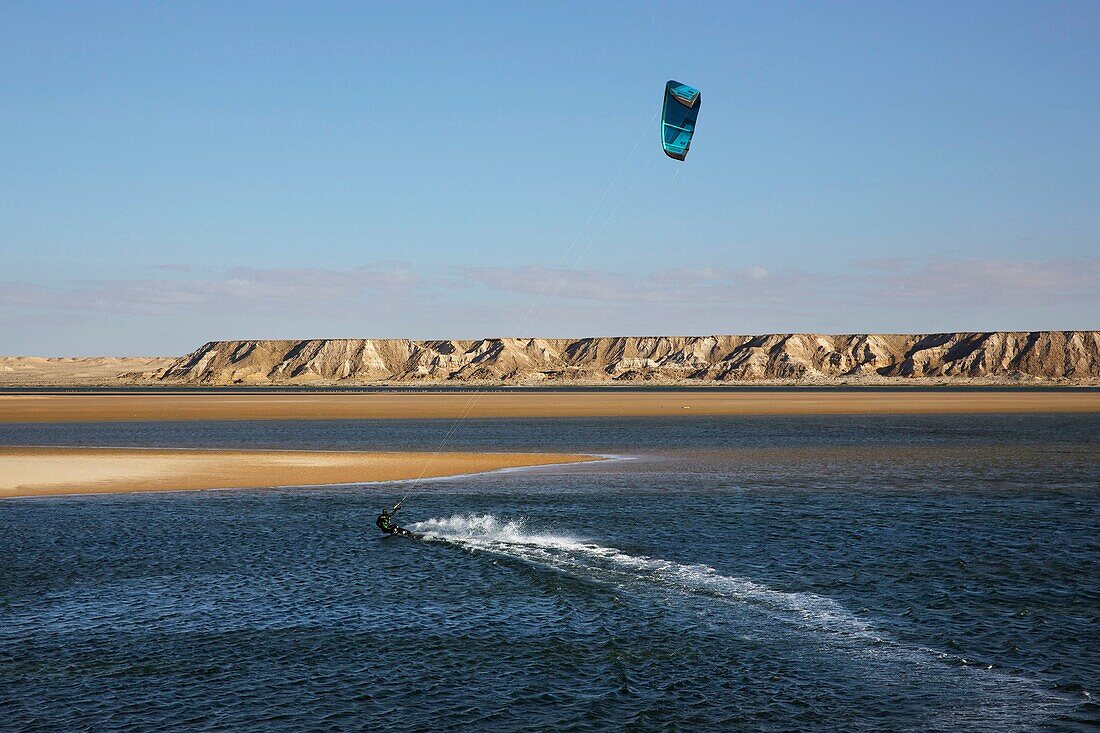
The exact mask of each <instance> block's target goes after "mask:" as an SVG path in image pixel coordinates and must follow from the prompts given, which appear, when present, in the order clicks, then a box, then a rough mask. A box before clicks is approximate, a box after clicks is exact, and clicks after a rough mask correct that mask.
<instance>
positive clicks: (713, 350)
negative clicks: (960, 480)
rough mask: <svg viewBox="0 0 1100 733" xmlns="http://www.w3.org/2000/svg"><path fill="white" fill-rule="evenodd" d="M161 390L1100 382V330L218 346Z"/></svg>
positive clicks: (180, 362)
mask: <svg viewBox="0 0 1100 733" xmlns="http://www.w3.org/2000/svg"><path fill="white" fill-rule="evenodd" d="M132 377H133V378H135V379H136V380H138V381H149V382H157V383H161V384H171V383H177V384H331V383H336V382H340V383H345V384H349V383H350V384H355V383H367V382H406V383H407V382H448V383H454V382H503V383H508V384H543V383H613V382H620V383H621V382H626V383H630V382H653V383H685V384H700V383H708V382H721V383H789V382H801V383H838V382H847V383H891V382H893V383H897V382H902V383H914V382H918V383H928V382H936V383H940V382H946V383H1031V382H1051V383H1087V384H1097V383H1100V331H1034V332H988V333H941V334H914V335H906V334H857V335H846V336H830V335H823V334H772V335H765V336H654V337H642V336H630V337H609V338H585V339H538V338H532V339H520V338H504V339H482V340H477V341H409V340H405V339H329V340H309V341H215V342H211V343H208V344H205V345H203V346H202V347H200V348H199V349H197V350H196V351H194V352H192V353H191V354H188V355H187V356H184V357H181V358H179V359H177V360H175V361H174V362H172V363H171V364H169V365H167V366H164V367H163V368H159V369H155V370H151V371H147V372H144V373H142V374H140V375H136V374H135V375H132Z"/></svg>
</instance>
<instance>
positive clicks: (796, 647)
mask: <svg viewBox="0 0 1100 733" xmlns="http://www.w3.org/2000/svg"><path fill="white" fill-rule="evenodd" d="M450 426H451V423H450V422H449V421H422V422H401V421H341V422H255V423H245V422H235V423H134V424H90V425H89V424H82V425H38V426H4V427H0V444H21V445H116V446H117V445H146V446H162V445H166V446H206V447H236V446H252V447H282V448H291V447H302V448H371V449H377V448H394V449H400V448H425V449H431V448H434V447H435V445H436V444H437V443H438V441H439V439H440V437H441V436H442V435H443V434H444V433H445V432H446V430H447V429H448V428H449V427H450ZM450 447H453V448H455V449H460V448H492V449H509V450H529V449H539V450H587V451H593V452H600V453H605V454H609V455H614V456H616V458H615V459H614V460H609V461H607V462H605V463H601V464H598V465H593V464H589V465H581V466H566V467H557V468H544V469H535V470H527V471H514V472H504V473H497V474H491V475H484V476H477V477H462V478H454V479H449V480H441V481H432V482H428V483H426V484H424V485H423V486H421V487H418V488H417V489H416V490H415V491H414V493H413V495H412V496H411V497H410V499H409V501H408V503H407V505H406V507H405V508H404V509H402V510H401V513H400V514H399V515H398V516H399V518H400V519H401V520H402V523H403V524H406V525H407V526H410V527H412V528H414V529H417V530H418V531H420V532H424V533H426V535H427V537H426V539H425V540H423V541H413V540H407V539H401V538H391V539H382V538H380V537H378V536H377V535H378V533H377V532H376V530H374V528H373V519H374V516H375V514H376V513H377V510H378V508H380V506H381V505H382V504H383V503H384V501H386V500H390V501H392V500H393V499H394V498H396V497H397V496H399V495H400V494H401V493H403V492H404V491H405V488H404V487H403V486H402V485H383V486H366V487H338V488H326V489H316V488H312V489H311V488H298V489H277V490H269V491H232V492H230V491H223V492H202V493H171V494H144V495H118V496H88V497H67V498H51V499H30V500H26V499H24V500H8V501H0V728H2V729H10V730H58V731H62V730H64V731H72V730H89V731H111V730H134V729H142V730H226V731H229V730H244V729H251V730H367V729H369V730H383V729H389V730H439V729H453V730H490V731H492V730H553V731H559V730H564V731H570V730H571V731H602V730H695V729H701V730H737V729H746V730H764V731H787V730H799V729H816V730H845V731H852V730H855V731H860V730H867V731H872V730H914V731H924V730H989V731H1005V730H1066V729H1068V730H1074V729H1079V730H1095V729H1096V727H1097V726H1098V725H1100V708H1098V707H1097V704H1096V702H1095V701H1094V697H1093V696H1094V695H1096V694H1097V686H1098V685H1097V683H1096V681H1097V680H1098V679H1100V416H1089V415H1083V416H1066V415H1047V416H1012V417H1007V416H965V417H964V416H934V417H816V418H815V417H800V418H761V417H755V418H744V417H728V418H682V419H677V420H663V419H623V420H541V421H523V420H471V421H467V422H466V423H464V424H463V425H462V426H461V427H460V428H459V430H458V431H457V432H456V434H455V435H454V437H453V438H452V440H451V442H450Z"/></svg>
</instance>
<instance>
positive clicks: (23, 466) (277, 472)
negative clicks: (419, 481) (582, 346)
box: [0, 448, 597, 498]
mask: <svg viewBox="0 0 1100 733" xmlns="http://www.w3.org/2000/svg"><path fill="white" fill-rule="evenodd" d="M591 460H597V459H596V458H595V457H593V456H584V455H567V454H551V453H440V454H438V455H437V456H435V457H434V458H432V454H430V453H363V452H343V451H273V450H171V449H146V448H0V498H9V497H17V496H44V495H52V494H89V493H114V492H130V491H180V490H193V489H214V488H257V487H269V486H292V485H313V484H340V483H356V482H367V481H393V480H397V479H410V478H416V477H418V476H420V475H421V474H422V473H423V475H424V476H425V477H439V476H453V475H457V474H466V473H479V472H482V471H494V470H498V469H501V468H518V467H524V466H540V465H551V464H559V463H573V462H577V461H591Z"/></svg>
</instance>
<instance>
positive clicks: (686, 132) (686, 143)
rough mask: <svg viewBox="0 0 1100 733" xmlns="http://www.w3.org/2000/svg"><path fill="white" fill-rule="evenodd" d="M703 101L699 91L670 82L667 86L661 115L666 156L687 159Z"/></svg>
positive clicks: (685, 85) (662, 144)
mask: <svg viewBox="0 0 1100 733" xmlns="http://www.w3.org/2000/svg"><path fill="white" fill-rule="evenodd" d="M700 104H702V99H701V97H700V94H699V90H698V89H696V88H694V87H689V86H688V85H687V84H681V83H680V82H678V81H670V82H669V83H668V84H665V106H664V110H663V111H662V113H661V146H662V147H663V148H664V149H665V155H667V156H668V157H670V158H675V159H676V160H683V159H684V158H686V157H687V154H688V148H690V147H691V136H692V134H693V133H694V132H695V119H696V118H697V117H698V116H699V105H700Z"/></svg>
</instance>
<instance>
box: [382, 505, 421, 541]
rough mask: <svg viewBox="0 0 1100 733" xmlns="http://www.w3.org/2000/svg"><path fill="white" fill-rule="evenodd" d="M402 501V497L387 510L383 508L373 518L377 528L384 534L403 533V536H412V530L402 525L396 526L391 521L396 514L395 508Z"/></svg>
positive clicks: (398, 507) (396, 508) (399, 506)
mask: <svg viewBox="0 0 1100 733" xmlns="http://www.w3.org/2000/svg"><path fill="white" fill-rule="evenodd" d="M403 501H404V499H402V500H401V501H399V502H397V503H396V504H394V505H393V509H390V510H389V511H386V510H385V509H383V510H382V513H381V514H379V515H378V519H376V520H374V524H375V526H377V527H378V529H380V530H382V531H383V532H385V533H386V534H393V535H403V536H405V537H410V536H412V532H410V531H409V530H407V529H405V528H404V527H398V526H397V525H396V524H394V523H393V515H394V514H397V510H398V509H400V508H401V504H402V502H403Z"/></svg>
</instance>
